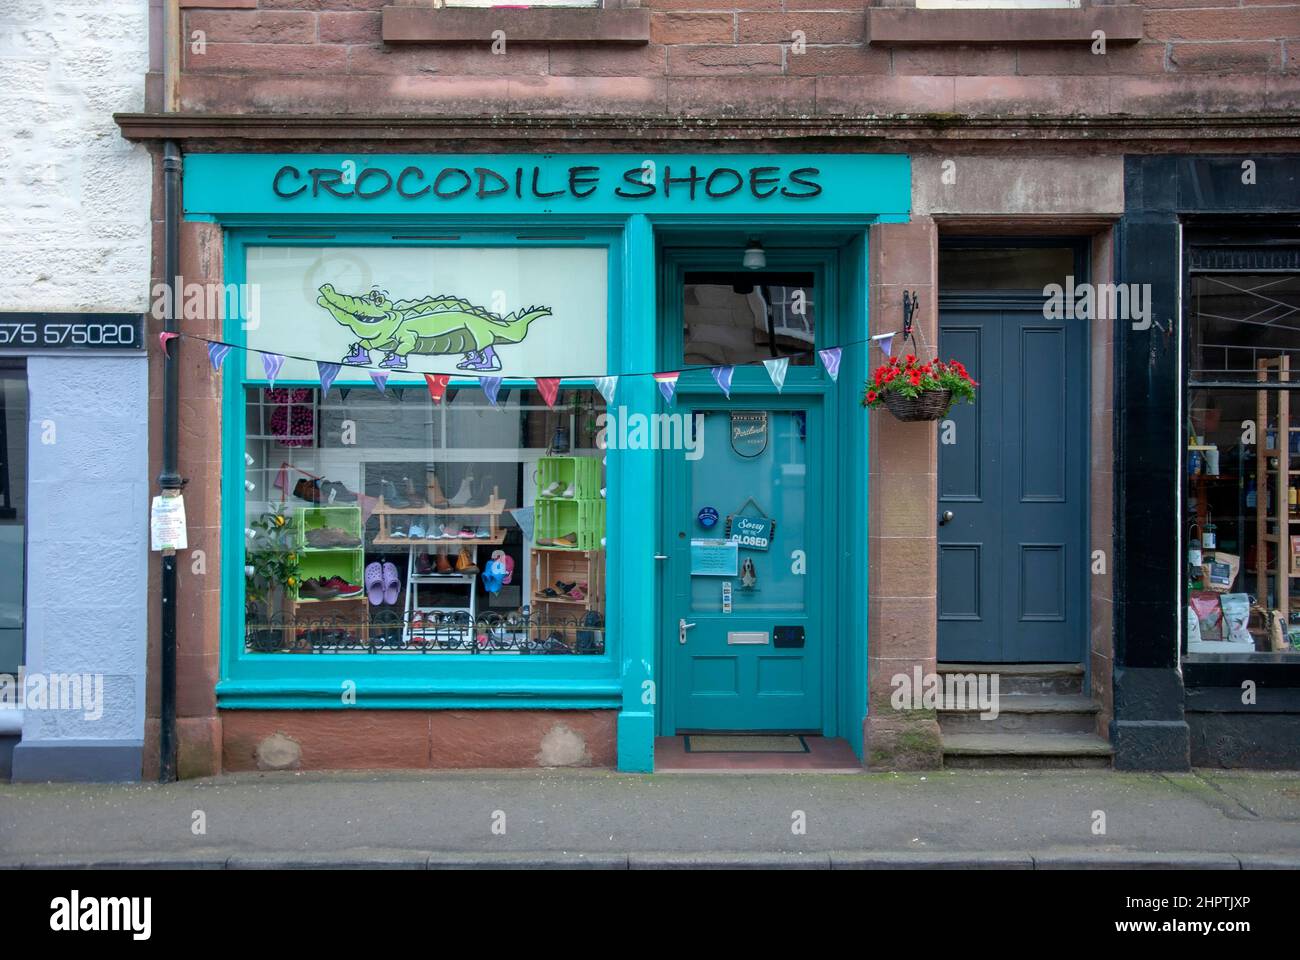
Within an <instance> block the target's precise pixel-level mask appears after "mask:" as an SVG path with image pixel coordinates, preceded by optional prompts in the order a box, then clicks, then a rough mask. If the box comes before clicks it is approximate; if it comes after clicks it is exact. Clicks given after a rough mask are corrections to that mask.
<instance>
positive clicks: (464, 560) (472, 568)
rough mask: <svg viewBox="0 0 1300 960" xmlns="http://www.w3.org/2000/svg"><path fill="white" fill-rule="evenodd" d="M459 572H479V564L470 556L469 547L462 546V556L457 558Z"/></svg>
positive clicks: (457, 570)
mask: <svg viewBox="0 0 1300 960" xmlns="http://www.w3.org/2000/svg"><path fill="white" fill-rule="evenodd" d="M456 572H457V573H478V564H476V563H475V562H474V559H473V557H471V556H470V552H469V548H468V547H461V548H460V556H458V557H457V558H456Z"/></svg>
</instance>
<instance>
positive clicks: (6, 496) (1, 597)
mask: <svg viewBox="0 0 1300 960" xmlns="http://www.w3.org/2000/svg"><path fill="white" fill-rule="evenodd" d="M27 409H28V405H27V367H26V361H24V360H21V359H3V360H0V571H3V573H4V575H3V576H0V673H8V674H14V673H17V671H18V667H19V665H20V664H21V663H22V662H23V630H24V627H25V624H26V611H25V603H24V593H25V583H26V576H25V571H26V562H25V543H26V530H27Z"/></svg>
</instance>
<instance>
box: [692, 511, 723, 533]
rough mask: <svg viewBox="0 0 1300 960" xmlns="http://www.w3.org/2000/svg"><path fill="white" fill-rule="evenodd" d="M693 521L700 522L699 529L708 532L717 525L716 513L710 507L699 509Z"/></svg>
mask: <svg viewBox="0 0 1300 960" xmlns="http://www.w3.org/2000/svg"><path fill="white" fill-rule="evenodd" d="M695 519H696V520H698V521H699V522H700V526H701V527H703V528H704V529H705V530H708V529H710V528H712V527H716V526H717V525H718V511H717V510H714V509H713V508H712V507H701V508H700V512H699V513H698V514H696V516H695Z"/></svg>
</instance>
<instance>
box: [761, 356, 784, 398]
mask: <svg viewBox="0 0 1300 960" xmlns="http://www.w3.org/2000/svg"><path fill="white" fill-rule="evenodd" d="M763 366H765V367H767V375H768V376H769V377H771V378H772V384H773V385H774V386H775V387H776V392H777V393H780V392H781V388H782V387H784V386H785V374H786V371H787V370H789V369H790V358H789V357H775V358H774V359H772V360H764V361H763Z"/></svg>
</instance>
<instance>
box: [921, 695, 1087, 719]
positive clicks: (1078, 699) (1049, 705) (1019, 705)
mask: <svg viewBox="0 0 1300 960" xmlns="http://www.w3.org/2000/svg"><path fill="white" fill-rule="evenodd" d="M1100 709H1101V708H1100V707H1098V706H1097V704H1096V703H1094V702H1093V700H1092V698H1091V697H1089V696H1087V695H1086V694H1082V693H1041V694H1040V693H1011V694H1007V695H1006V696H1004V697H998V713H999V714H1003V713H1091V714H1096V713H1097V712H1098V711H1099V710H1100ZM938 712H939V713H941V714H955V715H965V714H979V713H980V712H981V711H980V709H979V707H963V708H960V709H958V708H957V707H939V708H938Z"/></svg>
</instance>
